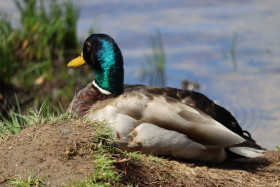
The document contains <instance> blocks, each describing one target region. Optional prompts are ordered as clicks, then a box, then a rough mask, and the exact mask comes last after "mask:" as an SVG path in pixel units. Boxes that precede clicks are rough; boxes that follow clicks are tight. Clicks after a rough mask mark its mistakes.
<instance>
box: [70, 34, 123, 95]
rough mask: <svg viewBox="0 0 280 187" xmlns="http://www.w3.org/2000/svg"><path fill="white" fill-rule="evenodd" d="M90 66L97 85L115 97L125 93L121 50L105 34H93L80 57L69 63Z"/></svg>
mask: <svg viewBox="0 0 280 187" xmlns="http://www.w3.org/2000/svg"><path fill="white" fill-rule="evenodd" d="M85 62H86V63H87V64H88V65H90V66H91V67H92V69H93V71H94V73H95V83H96V84H97V85H98V86H99V87H100V88H102V89H104V90H106V91H109V92H111V93H112V94H114V95H120V94H122V92H123V81H124V69H123V57H122V53H121V50H120V49H119V47H118V45H117V44H116V42H115V41H114V40H113V39H112V38H111V37H110V36H108V35H105V34H92V35H91V36H89V37H88V38H87V39H86V41H85V43H84V47H83V52H82V54H81V56H80V57H78V58H76V59H74V60H72V61H71V62H69V64H68V66H70V67H76V66H79V65H82V64H84V63H85Z"/></svg>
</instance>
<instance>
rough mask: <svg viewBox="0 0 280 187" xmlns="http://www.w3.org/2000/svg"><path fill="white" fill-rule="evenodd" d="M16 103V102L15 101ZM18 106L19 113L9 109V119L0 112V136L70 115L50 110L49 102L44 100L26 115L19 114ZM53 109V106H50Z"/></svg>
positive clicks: (66, 117)
mask: <svg viewBox="0 0 280 187" xmlns="http://www.w3.org/2000/svg"><path fill="white" fill-rule="evenodd" d="M17 103H18V102H17ZM17 106H18V111H19V113H16V112H14V111H9V112H8V115H9V119H7V118H5V117H4V116H2V114H0V116H1V118H2V120H3V121H0V136H1V134H2V135H14V134H17V133H19V132H20V131H21V130H23V129H25V128H27V127H29V126H31V125H33V124H36V125H42V124H44V123H46V122H50V123H55V122H57V121H66V120H70V119H71V116H68V115H67V114H60V111H59V110H58V109H57V111H53V110H51V107H50V104H49V103H48V102H47V101H44V102H43V104H42V106H41V107H40V108H39V110H36V109H32V108H30V109H29V110H28V112H27V115H23V114H21V110H20V107H19V104H17ZM52 109H54V108H52Z"/></svg>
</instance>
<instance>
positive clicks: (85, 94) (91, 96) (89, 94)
mask: <svg viewBox="0 0 280 187" xmlns="http://www.w3.org/2000/svg"><path fill="white" fill-rule="evenodd" d="M112 97H115V96H114V95H105V94H102V93H101V92H100V91H99V90H98V89H97V88H96V87H95V86H94V85H93V84H92V83H89V84H88V85H87V86H86V87H85V88H84V89H82V90H81V91H80V92H79V93H78V94H77V95H76V97H75V98H74V99H73V100H72V102H71V103H70V105H69V106H68V109H67V113H70V114H72V115H74V117H75V118H80V117H83V116H85V115H86V114H87V113H88V111H89V109H91V107H92V106H93V105H94V104H95V103H96V102H97V101H102V100H106V99H108V98H112Z"/></svg>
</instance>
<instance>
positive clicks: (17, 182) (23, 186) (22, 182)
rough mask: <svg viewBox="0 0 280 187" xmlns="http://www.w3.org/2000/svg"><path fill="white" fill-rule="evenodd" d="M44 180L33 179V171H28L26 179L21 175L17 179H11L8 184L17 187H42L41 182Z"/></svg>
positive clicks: (42, 183)
mask: <svg viewBox="0 0 280 187" xmlns="http://www.w3.org/2000/svg"><path fill="white" fill-rule="evenodd" d="M43 179H44V178H35V177H33V171H32V170H30V175H29V176H28V178H27V179H23V178H22V177H21V175H19V176H18V177H17V178H14V179H11V181H10V184H11V185H12V186H18V187H31V186H34V187H40V186H44V182H43Z"/></svg>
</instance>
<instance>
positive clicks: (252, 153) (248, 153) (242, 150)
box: [229, 147, 264, 158]
mask: <svg viewBox="0 0 280 187" xmlns="http://www.w3.org/2000/svg"><path fill="white" fill-rule="evenodd" d="M229 150H230V151H231V152H234V153H236V154H238V155H241V156H245V157H249V158H256V157H259V156H262V155H263V154H264V151H263V150H259V149H254V148H251V147H231V148H229Z"/></svg>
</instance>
